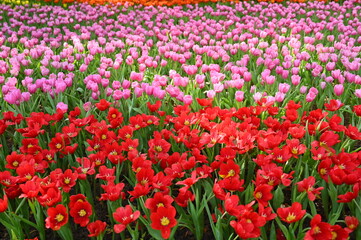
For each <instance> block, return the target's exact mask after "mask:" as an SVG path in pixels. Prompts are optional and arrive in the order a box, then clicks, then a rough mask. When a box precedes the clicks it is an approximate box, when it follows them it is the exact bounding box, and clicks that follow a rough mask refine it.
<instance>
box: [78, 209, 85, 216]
mask: <svg viewBox="0 0 361 240" xmlns="http://www.w3.org/2000/svg"><path fill="white" fill-rule="evenodd" d="M78 214H79V216H80V217H84V216H85V215H86V211H85V210H84V209H82V210H80V211H79V212H78Z"/></svg>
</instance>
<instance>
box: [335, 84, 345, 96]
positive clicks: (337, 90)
mask: <svg viewBox="0 0 361 240" xmlns="http://www.w3.org/2000/svg"><path fill="white" fill-rule="evenodd" d="M333 90H334V92H335V94H336V96H341V95H342V93H343V91H344V88H343V85H342V84H336V85H335V86H334V88H333Z"/></svg>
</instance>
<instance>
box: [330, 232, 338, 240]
mask: <svg viewBox="0 0 361 240" xmlns="http://www.w3.org/2000/svg"><path fill="white" fill-rule="evenodd" d="M331 234H332V240H334V239H337V233H336V232H331Z"/></svg>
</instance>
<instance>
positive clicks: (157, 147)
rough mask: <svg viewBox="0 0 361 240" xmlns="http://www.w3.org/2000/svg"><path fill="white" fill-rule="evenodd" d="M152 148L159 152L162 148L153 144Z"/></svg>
mask: <svg viewBox="0 0 361 240" xmlns="http://www.w3.org/2000/svg"><path fill="white" fill-rule="evenodd" d="M154 150H155V151H156V152H161V151H163V148H162V147H161V146H155V147H154Z"/></svg>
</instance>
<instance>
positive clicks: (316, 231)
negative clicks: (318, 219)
mask: <svg viewBox="0 0 361 240" xmlns="http://www.w3.org/2000/svg"><path fill="white" fill-rule="evenodd" d="M320 232H321V230H320V228H319V227H318V226H316V227H315V228H314V229H313V233H315V234H318V233H320Z"/></svg>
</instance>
